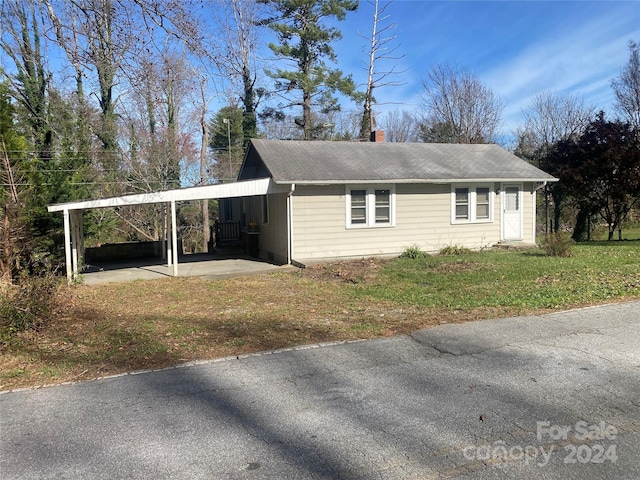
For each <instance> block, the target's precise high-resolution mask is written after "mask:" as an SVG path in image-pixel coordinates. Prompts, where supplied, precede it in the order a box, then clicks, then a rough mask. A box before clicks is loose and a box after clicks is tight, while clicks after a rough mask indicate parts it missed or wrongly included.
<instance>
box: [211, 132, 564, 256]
mask: <svg viewBox="0 0 640 480" xmlns="http://www.w3.org/2000/svg"><path fill="white" fill-rule="evenodd" d="M264 178H269V179H271V181H272V182H273V183H274V184H275V185H277V186H278V187H285V190H286V191H285V192H282V193H274V194H271V195H264V196H259V197H245V198H241V199H238V198H236V199H228V200H221V202H220V203H221V208H220V215H221V221H222V222H234V221H236V222H240V224H241V225H240V226H241V228H244V229H250V230H258V231H259V256H260V257H262V258H265V259H269V260H272V261H275V262H279V263H296V262H299V263H303V264H304V263H306V262H309V261H315V260H322V259H333V258H348V257H363V256H375V255H389V256H390V255H398V254H400V253H402V252H403V251H404V250H405V249H406V248H407V247H411V246H418V247H419V248H420V249H422V250H423V251H427V252H437V251H439V250H440V249H442V248H443V247H446V246H454V245H455V246H464V247H468V248H471V249H480V248H484V247H489V246H492V245H495V244H497V243H499V242H520V243H530V244H533V243H535V238H536V237H535V236H536V192H537V191H538V190H539V189H540V187H541V186H543V185H544V184H545V183H546V182H552V181H556V179H555V178H554V177H552V176H551V175H549V174H547V173H545V172H543V171H541V170H540V169H538V168H536V167H534V166H533V165H531V164H529V163H527V162H525V161H523V160H522V159H520V158H518V157H517V156H515V155H513V154H511V153H509V152H508V151H506V150H505V149H503V148H501V147H499V146H497V145H486V144H484V145H461V144H426V143H378V142H308V141H288V140H283V141H273V140H252V141H251V143H250V145H249V147H248V150H247V152H246V155H245V158H244V162H243V165H242V167H241V170H240V173H239V175H238V180H239V181H248V180H254V179H264ZM249 227H253V228H249Z"/></svg>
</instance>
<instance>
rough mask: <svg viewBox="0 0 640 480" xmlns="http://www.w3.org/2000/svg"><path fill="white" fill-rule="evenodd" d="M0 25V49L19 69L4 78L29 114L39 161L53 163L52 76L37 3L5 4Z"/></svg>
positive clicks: (0, 8) (9, 1)
mask: <svg viewBox="0 0 640 480" xmlns="http://www.w3.org/2000/svg"><path fill="white" fill-rule="evenodd" d="M0 21H1V24H2V30H3V34H2V36H1V37H0V49H1V50H3V51H4V53H5V54H6V55H7V57H8V58H10V59H11V61H12V62H13V65H14V67H15V74H13V75H7V74H5V75H4V76H5V77H6V78H7V80H9V82H10V83H11V85H12V87H13V89H12V91H13V92H14V96H15V99H16V101H17V102H18V104H19V105H20V106H21V107H22V108H23V109H24V111H25V113H26V115H25V117H26V119H27V127H28V133H29V136H30V137H31V138H32V140H33V144H34V146H35V149H36V152H37V155H38V158H39V159H40V160H42V161H47V160H50V158H51V155H52V152H51V149H52V143H53V132H52V129H51V125H50V124H49V118H48V105H47V99H48V97H47V89H48V86H49V81H50V73H49V72H48V71H47V70H46V68H45V59H44V57H43V52H42V42H41V35H40V28H39V24H40V18H39V11H38V9H37V8H36V3H35V1H34V0H28V1H18V0H7V1H4V2H2V4H0Z"/></svg>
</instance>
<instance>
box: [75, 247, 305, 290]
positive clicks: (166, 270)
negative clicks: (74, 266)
mask: <svg viewBox="0 0 640 480" xmlns="http://www.w3.org/2000/svg"><path fill="white" fill-rule="evenodd" d="M295 269H296V267H294V266H292V265H275V264H272V263H268V262H265V261H261V260H258V259H255V258H249V257H238V256H234V257H221V256H216V255H206V254H194V255H185V256H184V257H181V258H180V262H179V265H178V276H180V277H204V278H206V279H211V280H214V279H218V278H230V277H237V276H245V275H258V274H262V273H269V272H275V271H290V270H295ZM172 270H173V269H172V267H169V266H167V265H166V263H160V259H158V258H150V259H141V260H135V261H128V262H117V263H104V264H95V265H90V266H89V267H88V268H87V269H86V270H85V271H84V272H82V277H81V278H82V283H84V284H85V285H96V284H100V283H119V282H133V281H137V280H153V279H158V278H167V277H171V273H172Z"/></svg>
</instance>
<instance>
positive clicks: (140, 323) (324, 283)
mask: <svg viewBox="0 0 640 480" xmlns="http://www.w3.org/2000/svg"><path fill="white" fill-rule="evenodd" d="M382 263H383V262H382V261H380V260H378V261H370V260H363V261H356V262H338V263H332V264H322V265H317V266H314V267H310V268H307V269H306V270H304V271H302V272H300V273H285V274H271V275H260V276H255V277H243V278H236V279H228V280H219V281H204V280H201V279H198V278H175V279H162V280H153V281H139V282H134V283H129V284H105V285H99V286H84V285H80V286H75V287H69V288H64V289H62V290H61V291H60V292H59V297H58V299H57V302H56V303H57V305H58V308H57V310H56V312H55V314H54V316H53V318H52V319H51V321H50V322H49V323H48V324H47V325H46V327H44V328H42V329H41V330H40V331H27V332H23V333H21V334H19V335H17V336H16V337H15V338H14V339H13V340H11V341H9V342H7V343H6V344H5V345H3V346H2V347H1V351H2V358H1V360H0V389H2V390H7V389H15V388H20V387H34V386H41V385H46V384H52V383H58V382H64V381H72V380H86V379H91V378H96V377H101V376H105V375H112V374H116V373H122V372H127V371H135V370H140V369H154V368H162V367H167V366H170V365H175V364H177V363H181V362H187V361H192V360H201V359H213V358H220V357H226V356H238V355H243V354H247V353H251V352H257V351H264V350H272V349H278V348H285V347H291V346H295V345H304V344H311V343H317V342H324V341H340V340H354V339H362V338H374V337H382V336H388V335H394V334H399V333H408V332H411V331H414V330H416V329H419V328H425V327H428V326H432V325H436V324H439V323H443V322H462V321H467V320H472V319H477V318H485V317H488V316H493V315H495V314H498V313H499V312H497V311H492V310H485V311H474V312H465V313H464V314H462V313H461V312H459V313H458V314H456V313H455V312H452V313H450V314H448V315H443V314H442V312H438V313H436V312H433V311H431V310H430V309H424V308H416V307H411V306H399V305H397V304H396V303H393V302H385V301H378V302H371V301H366V302H363V301H362V300H361V299H358V298H356V297H353V296H351V295H349V291H348V289H345V285H351V284H359V283H362V282H372V281H374V280H375V279H376V277H377V273H378V271H379V269H380V267H381V265H382Z"/></svg>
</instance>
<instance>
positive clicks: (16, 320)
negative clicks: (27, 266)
mask: <svg viewBox="0 0 640 480" xmlns="http://www.w3.org/2000/svg"><path fill="white" fill-rule="evenodd" d="M58 282H59V280H58V279H56V278H55V277H54V276H53V275H48V276H45V277H23V278H21V279H20V280H19V281H18V283H17V284H15V285H10V284H7V285H4V286H3V288H2V289H1V293H0V295H1V297H0V341H2V340H6V339H7V338H9V337H11V336H13V335H14V334H16V333H17V332H23V331H25V330H28V329H34V330H38V329H40V328H42V327H43V326H44V325H45V324H46V323H47V321H48V320H49V317H50V315H51V308H52V305H53V296H54V293H55V291H56V288H57V285H58Z"/></svg>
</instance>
